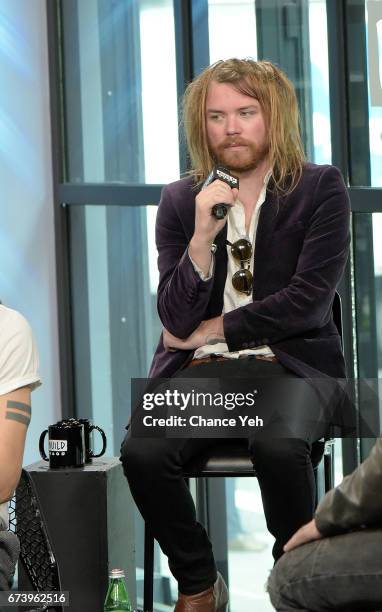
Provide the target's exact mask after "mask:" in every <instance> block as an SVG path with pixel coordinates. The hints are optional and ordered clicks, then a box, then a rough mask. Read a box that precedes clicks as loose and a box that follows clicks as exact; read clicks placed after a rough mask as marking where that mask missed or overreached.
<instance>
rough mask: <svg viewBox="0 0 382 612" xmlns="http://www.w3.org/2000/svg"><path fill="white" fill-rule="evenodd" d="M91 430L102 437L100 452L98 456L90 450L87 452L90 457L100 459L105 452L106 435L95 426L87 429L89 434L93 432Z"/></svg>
mask: <svg viewBox="0 0 382 612" xmlns="http://www.w3.org/2000/svg"><path fill="white" fill-rule="evenodd" d="M93 429H96V430H97V431H99V432H100V434H101V436H102V450H101V452H100V453H98V455H96V454H95V453H94V451H92V450H90V451H89V455H90V457H94V458H96V457H101V455H103V454H104V452H105V450H106V434H105V432H104V430H103V429H101V428H100V427H98V426H97V425H91V426H90V428H89V433H90V432H91V431H93Z"/></svg>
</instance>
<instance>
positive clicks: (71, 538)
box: [19, 457, 136, 612]
mask: <svg viewBox="0 0 382 612" xmlns="http://www.w3.org/2000/svg"><path fill="white" fill-rule="evenodd" d="M25 469H26V470H27V471H28V472H29V473H30V475H31V478H32V480H33V483H34V485H35V487H36V490H37V494H38V498H39V502H40V505H41V509H42V512H43V515H44V519H45V524H46V528H47V531H48V534H49V537H50V540H51V544H52V548H53V551H54V554H55V556H56V560H57V564H58V567H59V572H60V577H61V586H62V590H63V591H69V592H70V606H69V607H68V608H65V610H68V612H99V611H101V610H102V609H103V603H104V599H105V596H106V591H107V586H108V571H109V569H111V568H113V567H115V568H122V569H124V570H125V571H126V576H127V586H128V590H129V595H130V599H131V602H132V604H133V605H135V603H136V593H135V546H134V502H133V499H132V497H131V494H130V491H129V487H128V484H127V481H126V478H125V477H124V475H123V471H122V465H121V463H120V461H119V460H118V458H116V457H110V458H109V457H102V458H100V459H93V462H92V463H91V464H88V465H86V466H85V467H84V468H68V469H59V470H51V469H50V468H49V464H48V463H47V462H45V461H38V462H37V463H33V464H31V465H29V466H27V467H26V468H25ZM30 588H31V587H30V584H29V581H28V578H27V576H26V574H25V573H24V571H23V569H22V567H20V570H19V589H20V590H28V589H30Z"/></svg>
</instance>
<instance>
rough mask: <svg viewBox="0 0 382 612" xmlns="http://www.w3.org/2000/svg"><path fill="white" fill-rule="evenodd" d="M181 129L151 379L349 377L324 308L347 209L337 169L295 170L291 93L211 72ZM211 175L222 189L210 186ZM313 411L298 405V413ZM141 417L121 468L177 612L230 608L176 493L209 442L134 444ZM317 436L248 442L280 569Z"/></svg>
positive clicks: (167, 199)
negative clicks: (173, 589) (184, 147)
mask: <svg viewBox="0 0 382 612" xmlns="http://www.w3.org/2000/svg"><path fill="white" fill-rule="evenodd" d="M184 128H185V132H186V137H187V144H188V149H189V154H190V161H191V169H190V173H189V175H188V176H187V177H185V178H182V179H181V180H179V181H176V182H174V183H172V184H170V185H168V186H167V187H165V188H164V190H163V192H162V198H161V202H160V204H159V208H158V214H157V225H156V242H157V248H158V254H159V257H158V266H159V272H160V280H159V287H158V311H159V316H160V318H161V321H162V323H163V327H164V329H163V334H162V336H161V339H160V342H159V345H158V348H157V351H156V353H155V356H154V359H153V363H152V366H151V370H150V376H151V377H173V378H176V377H179V378H180V377H181V378H187V377H188V378H195V379H197V378H207V379H208V378H211V379H212V378H217V377H221V378H222V379H224V380H229V379H230V378H232V379H235V378H238V377H243V378H247V379H251V380H256V379H260V378H262V377H265V378H272V379H275V380H276V381H277V380H280V381H282V380H284V379H285V378H292V379H299V378H301V377H302V378H306V377H335V378H338V377H343V376H344V374H345V368H344V360H343V355H342V351H341V344H340V338H339V335H338V331H337V329H336V326H335V324H334V322H333V319H332V303H333V299H334V295H335V290H336V286H337V284H338V282H339V281H340V278H341V276H342V273H343V269H344V266H345V263H346V260H347V257H348V247H349V201H348V197H347V193H346V189H345V185H344V183H343V180H342V177H341V175H340V173H339V171H338V170H337V169H336V168H334V167H332V166H317V165H314V164H311V163H306V162H305V161H304V154H303V147H302V144H301V138H300V131H299V116H298V108H297V101H296V95H295V91H294V88H293V85H292V84H291V82H290V81H289V79H288V78H287V76H286V75H285V74H284V73H283V72H282V71H281V70H280V69H279V68H278V67H277V66H275V65H273V64H272V63H270V62H267V61H258V62H257V61H253V60H251V59H245V60H239V59H230V60H226V61H219V62H217V63H215V64H213V65H212V66H210V67H208V68H207V69H206V70H204V71H203V72H202V74H200V75H199V76H198V77H197V78H196V79H195V80H194V81H193V82H192V83H190V85H189V86H188V88H187V90H186V93H185V98H184ZM216 166H217V167H220V168H223V175H222V174H220V175H218V176H223V177H224V176H225V177H226V178H227V176H228V181H227V180H220V179H219V178H217V179H216V180H213V181H212V182H210V181H209V180H208V176H209V174H210V173H211V171H213V169H214V168H215V167H216ZM231 174H232V175H233V176H234V177H237V178H238V179H239V188H237V183H235V182H233V183H232V182H231V183H230V178H229V177H230V176H231ZM214 176H215V177H216V176H217V175H216V172H215V175H214ZM206 179H207V180H206ZM222 203H224V204H225V207H226V215H225V216H223V217H220V218H219V217H216V215H215V214H214V210H215V207H216V205H219V204H222ZM227 211H228V212H227ZM286 401H287V398H286ZM306 409H307V406H306V405H305V404H304V403H303V402H301V401H300V404H299V401H298V400H297V399H296V398H294V405H293V411H294V413H295V414H300V415H301V416H302V415H303V413H304V410H305V411H306ZM285 410H286V411H287V410H288V407H287V405H286V407H285ZM134 418H135V416H134V415H133V417H132V423H131V427H130V429H129V432H128V434H127V436H126V438H125V440H124V443H123V445H122V452H121V454H122V456H121V460H122V462H123V466H124V470H125V474H126V476H127V478H128V480H129V483H130V488H131V491H132V494H133V496H134V499H135V501H136V503H137V505H138V507H139V509H140V511H141V513H142V515H143V517H144V518H145V520H146V521H150V524H151V526H152V530H153V533H154V535H155V537H156V539H157V540H158V542H159V544H160V546H161V548H162V550H163V551H164V552H165V554H167V556H168V558H169V565H170V569H171V571H172V573H173V574H174V576H175V577H176V579H177V580H178V586H179V597H178V601H177V604H176V607H175V611H176V612H196V611H199V612H215V611H219V612H223V611H224V610H226V609H227V606H228V603H227V602H228V594H227V590H226V587H225V584H224V581H223V579H222V577H221V576H220V574H217V571H216V566H215V562H214V558H213V553H212V549H211V544H210V542H209V539H208V537H207V534H206V531H205V530H204V528H203V527H202V526H201V525H200V524H199V523H198V522H197V521H196V516H195V508H194V505H193V502H192V498H191V495H190V493H189V491H188V490H187V488H186V487H185V485H184V481H183V466H184V465H185V463H186V462H187V461H188V460H189V459H191V458H192V457H194V456H195V455H197V454H198V453H199V452H200V451H201V450H203V449H205V448H206V447H208V446H210V445H211V444H212V443H215V444H216V439H215V440H211V439H207V438H199V439H198V438H197V437H193V438H192V439H187V438H185V437H183V438H171V439H166V438H153V439H150V440H145V439H143V440H142V438H136V437H134V434H132V433H131V432H132V429H133V425H134ZM291 418H292V417H291ZM316 439H317V437H315V434H314V433H313V431H312V432H309V431H308V432H307V434H306V435H305V436H301V437H298V436H296V437H287V436H283V437H281V438H280V439H271V438H261V437H258V436H256V435H250V436H248V446H249V450H250V453H251V457H252V461H253V464H254V467H255V469H256V474H257V476H258V480H259V484H260V488H261V493H262V498H263V504H264V511H265V515H266V520H267V525H268V529H269V530H270V532H271V533H272V534H273V535H274V536H275V538H276V542H275V545H274V548H273V554H274V557H275V559H276V560H277V559H278V558H279V557H280V555H281V554H282V549H283V546H284V544H285V542H286V541H287V540H288V539H289V537H290V536H291V535H292V534H293V533H294V531H295V530H296V529H297V528H298V527H299V526H301V525H302V524H304V523H306V522H307V521H309V520H310V519H311V518H312V515H313V511H314V505H315V493H314V476H313V469H312V460H311V450H312V443H313V442H314V441H315V440H316Z"/></svg>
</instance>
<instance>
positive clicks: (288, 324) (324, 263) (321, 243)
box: [224, 166, 350, 351]
mask: <svg viewBox="0 0 382 612" xmlns="http://www.w3.org/2000/svg"><path fill="white" fill-rule="evenodd" d="M312 202H313V206H312V214H311V217H310V221H309V224H308V227H307V230H306V234H305V239H304V242H303V245H302V249H301V252H300V255H299V257H298V261H297V266H296V270H295V272H294V274H293V276H292V278H291V280H290V282H289V284H288V285H287V286H286V287H285V288H283V289H281V290H280V291H277V292H275V293H273V294H271V295H269V296H267V297H266V298H264V299H262V300H254V301H253V302H252V303H251V304H248V305H247V306H242V307H240V308H237V309H236V310H233V311H232V312H230V313H228V314H226V315H224V332H225V337H226V342H227V345H228V348H229V350H230V351H236V350H240V349H242V348H248V347H253V346H258V345H261V344H273V343H276V342H279V341H281V340H284V339H286V338H288V337H292V336H296V335H298V334H300V333H301V332H303V331H306V330H310V329H316V328H319V327H322V326H323V325H324V324H325V323H326V322H327V318H328V313H329V312H330V309H331V305H332V302H333V298H334V293H335V289H336V286H337V284H338V283H339V281H340V279H341V276H342V274H343V270H344V267H345V264H346V261H347V258H348V251H349V243H350V233H349V220H350V204H349V197H348V194H347V190H346V187H345V184H344V182H343V179H342V176H341V173H340V172H339V170H338V169H337V168H335V167H334V166H327V167H326V168H325V169H324V170H323V172H322V174H321V176H320V177H319V179H318V181H317V185H316V189H315V191H314V193H313V194H312ZM285 256H286V257H287V254H286V255H285Z"/></svg>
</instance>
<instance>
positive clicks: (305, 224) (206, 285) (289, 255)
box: [149, 164, 350, 378]
mask: <svg viewBox="0 0 382 612" xmlns="http://www.w3.org/2000/svg"><path fill="white" fill-rule="evenodd" d="M196 194H197V190H195V186H194V181H193V179H192V178H190V177H188V178H185V179H181V180H179V181H176V182H174V183H171V184H170V185H167V186H166V187H165V188H164V189H163V192H162V197H161V201H160V204H159V207H158V214H157V222H156V243H157V248H158V253H159V257H158V267H159V274H160V279H159V286H158V312H159V316H160V319H161V321H162V323H163V326H164V327H166V328H167V329H168V330H169V331H170V332H171V333H172V334H174V335H175V336H177V337H179V338H187V336H189V335H190V334H191V332H193V331H194V330H195V328H196V327H197V326H198V325H199V323H200V322H201V321H203V320H205V319H210V318H211V317H215V316H217V315H220V314H221V313H222V309H223V292H224V285H225V281H226V276H227V256H228V255H227V252H228V250H227V247H226V244H225V240H226V234H227V228H226V226H225V227H224V228H223V230H222V231H221V232H220V233H219V234H218V235H217V237H216V239H215V243H216V245H217V250H216V253H215V268H214V274H213V277H212V278H211V279H210V280H208V281H202V280H201V279H200V277H199V275H198V274H197V273H196V272H195V270H194V268H193V265H192V263H191V261H190V259H189V256H188V252H187V247H188V243H189V242H190V240H191V237H192V235H193V232H194V221H195V195H196ZM349 219H350V206H349V198H348V194H347V190H346V187H345V185H344V182H343V179H342V176H341V174H340V172H339V170H337V168H335V167H334V166H317V165H314V164H305V165H304V169H303V174H302V177H301V179H300V181H299V183H298V185H297V187H296V188H295V189H294V191H292V193H290V194H289V195H287V196H277V195H276V194H274V193H272V192H271V191H269V190H268V191H267V195H266V200H265V202H264V204H263V206H262V208H261V212H260V218H259V224H258V228H257V235H256V245H255V255H254V286H253V302H252V303H251V304H248V305H247V306H242V307H240V308H237V309H236V310H234V311H232V312H230V313H228V314H226V315H224V333H225V337H226V342H227V345H228V348H229V350H230V351H237V350H240V349H246V348H252V347H256V346H260V345H263V344H268V345H269V346H270V347H271V349H272V351H273V352H274V354H275V355H276V356H277V358H278V360H279V361H280V363H282V364H283V365H284V366H285V367H287V368H288V369H290V370H291V371H293V372H294V373H296V374H298V375H299V376H303V377H310V376H313V377H317V376H325V375H328V376H333V377H339V378H340V377H343V376H345V364H344V358H343V355H342V351H341V344H340V338H339V335H338V332H337V329H336V326H335V324H334V323H333V319H332V303H333V298H334V293H335V289H336V287H337V285H338V283H339V281H340V279H341V276H342V273H343V270H344V267H345V264H346V261H347V258H348V251H349V242H350V237H349ZM192 355H193V351H181V350H178V351H175V352H168V351H165V349H164V347H163V343H162V337H161V338H160V340H159V344H158V347H157V349H156V352H155V355H154V358H153V362H152V365H151V369H150V374H149V376H150V377H170V376H173V375H174V374H175V373H176V372H177V371H178V370H180V369H181V368H183V367H184V366H185V365H186V364H187V363H188V362H189V361H190V360H191V359H192Z"/></svg>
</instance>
